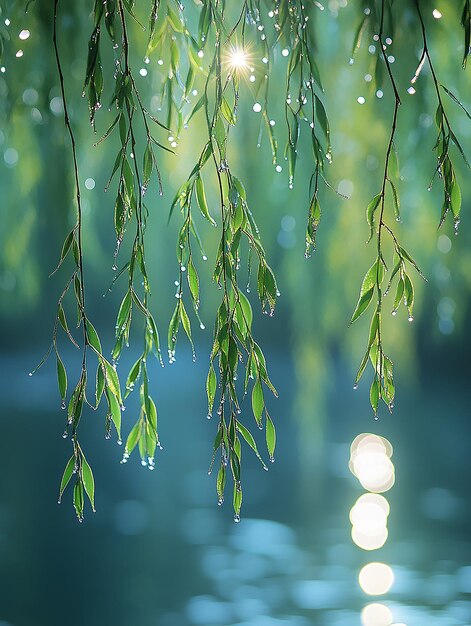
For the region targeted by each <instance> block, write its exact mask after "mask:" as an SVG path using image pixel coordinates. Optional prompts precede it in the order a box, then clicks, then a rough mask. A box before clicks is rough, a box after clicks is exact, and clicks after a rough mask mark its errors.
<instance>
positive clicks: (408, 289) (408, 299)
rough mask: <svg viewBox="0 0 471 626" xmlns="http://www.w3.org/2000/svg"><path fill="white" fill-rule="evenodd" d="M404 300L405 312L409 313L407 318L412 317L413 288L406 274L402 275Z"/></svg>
mask: <svg viewBox="0 0 471 626" xmlns="http://www.w3.org/2000/svg"><path fill="white" fill-rule="evenodd" d="M404 299H405V305H406V307H407V310H408V311H409V317H412V309H413V307H414V286H413V285H412V281H411V279H410V278H409V276H408V275H407V274H404Z"/></svg>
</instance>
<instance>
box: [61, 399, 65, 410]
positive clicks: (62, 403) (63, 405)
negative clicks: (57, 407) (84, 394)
mask: <svg viewBox="0 0 471 626" xmlns="http://www.w3.org/2000/svg"><path fill="white" fill-rule="evenodd" d="M65 406H66V405H65V400H62V402H61V409H62V410H63V411H64V409H65Z"/></svg>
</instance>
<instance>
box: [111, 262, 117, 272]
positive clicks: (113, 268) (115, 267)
mask: <svg viewBox="0 0 471 626" xmlns="http://www.w3.org/2000/svg"><path fill="white" fill-rule="evenodd" d="M111 269H112V270H113V272H116V270H117V269H118V266H117V265H116V263H113V265H112V266H111Z"/></svg>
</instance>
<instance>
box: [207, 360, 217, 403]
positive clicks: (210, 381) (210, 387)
mask: <svg viewBox="0 0 471 626" xmlns="http://www.w3.org/2000/svg"><path fill="white" fill-rule="evenodd" d="M216 387H217V380H216V372H215V371H214V367H213V366H212V364H211V365H210V367H209V371H208V376H207V378H206V395H207V396H208V414H209V415H210V414H211V412H212V410H213V406H214V398H215V396H216Z"/></svg>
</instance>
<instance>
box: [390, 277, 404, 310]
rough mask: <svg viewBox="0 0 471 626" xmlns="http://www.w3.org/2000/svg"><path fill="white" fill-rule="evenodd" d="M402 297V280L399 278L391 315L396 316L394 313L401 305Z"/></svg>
mask: <svg viewBox="0 0 471 626" xmlns="http://www.w3.org/2000/svg"><path fill="white" fill-rule="evenodd" d="M403 296H404V281H403V280H402V278H400V279H399V280H398V282H397V287H396V295H395V297H394V304H393V308H392V312H393V315H395V314H396V311H397V310H398V308H399V306H400V305H401V302H402V298H403Z"/></svg>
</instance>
